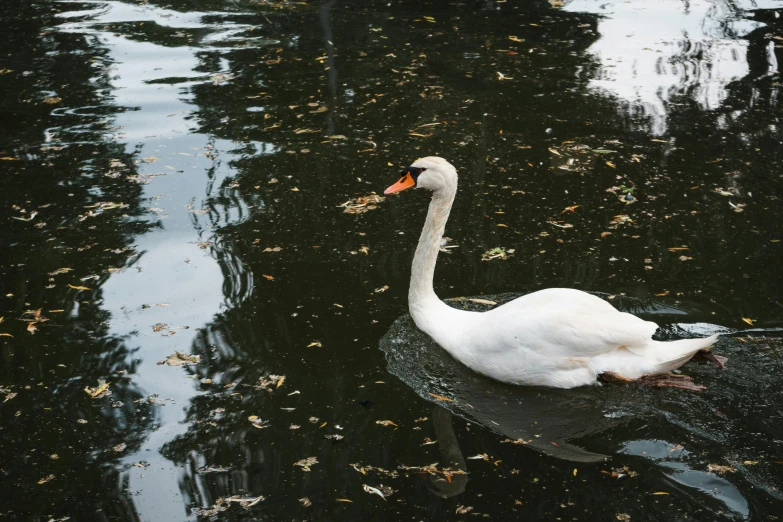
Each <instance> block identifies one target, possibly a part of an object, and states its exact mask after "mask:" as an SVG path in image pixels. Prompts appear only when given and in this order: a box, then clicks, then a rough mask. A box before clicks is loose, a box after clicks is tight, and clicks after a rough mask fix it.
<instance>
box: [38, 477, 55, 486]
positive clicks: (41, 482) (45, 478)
mask: <svg viewBox="0 0 783 522" xmlns="http://www.w3.org/2000/svg"><path fill="white" fill-rule="evenodd" d="M53 478H54V475H48V476H46V477H44V478H42V479H41V480H39V481H38V483H39V484H46V483H47V482H49V481H50V480H52V479H53Z"/></svg>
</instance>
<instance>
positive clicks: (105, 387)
mask: <svg viewBox="0 0 783 522" xmlns="http://www.w3.org/2000/svg"><path fill="white" fill-rule="evenodd" d="M109 384H110V383H108V382H105V381H102V380H98V386H97V387H95V388H90V387H89V386H85V387H84V392H85V393H86V394H87V395H89V396H90V398H92V399H100V398H101V397H108V396H109V395H111V390H109Z"/></svg>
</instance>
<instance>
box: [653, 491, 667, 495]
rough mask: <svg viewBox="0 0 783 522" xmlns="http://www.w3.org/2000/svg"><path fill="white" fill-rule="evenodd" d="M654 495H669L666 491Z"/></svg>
mask: <svg viewBox="0 0 783 522" xmlns="http://www.w3.org/2000/svg"><path fill="white" fill-rule="evenodd" d="M653 495H668V493H667V492H665V491H656V492H655V493H653Z"/></svg>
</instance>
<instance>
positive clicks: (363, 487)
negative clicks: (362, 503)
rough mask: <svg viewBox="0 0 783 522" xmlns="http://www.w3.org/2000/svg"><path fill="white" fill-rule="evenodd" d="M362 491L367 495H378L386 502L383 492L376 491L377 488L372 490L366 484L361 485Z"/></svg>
mask: <svg viewBox="0 0 783 522" xmlns="http://www.w3.org/2000/svg"><path fill="white" fill-rule="evenodd" d="M362 489H363V490H364V491H366V492H367V493H370V494H371V495H378V496H379V497H381V498H382V499H383V500H386V495H384V494H383V492H381V490H380V489H378V488H374V487H372V486H368V485H367V484H362Z"/></svg>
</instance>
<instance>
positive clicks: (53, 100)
mask: <svg viewBox="0 0 783 522" xmlns="http://www.w3.org/2000/svg"><path fill="white" fill-rule="evenodd" d="M61 101H63V99H62V98H58V97H57V96H52V97H50V98H44V99H43V102H44V103H48V104H49V105H54V104H56V103H60V102H61Z"/></svg>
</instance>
